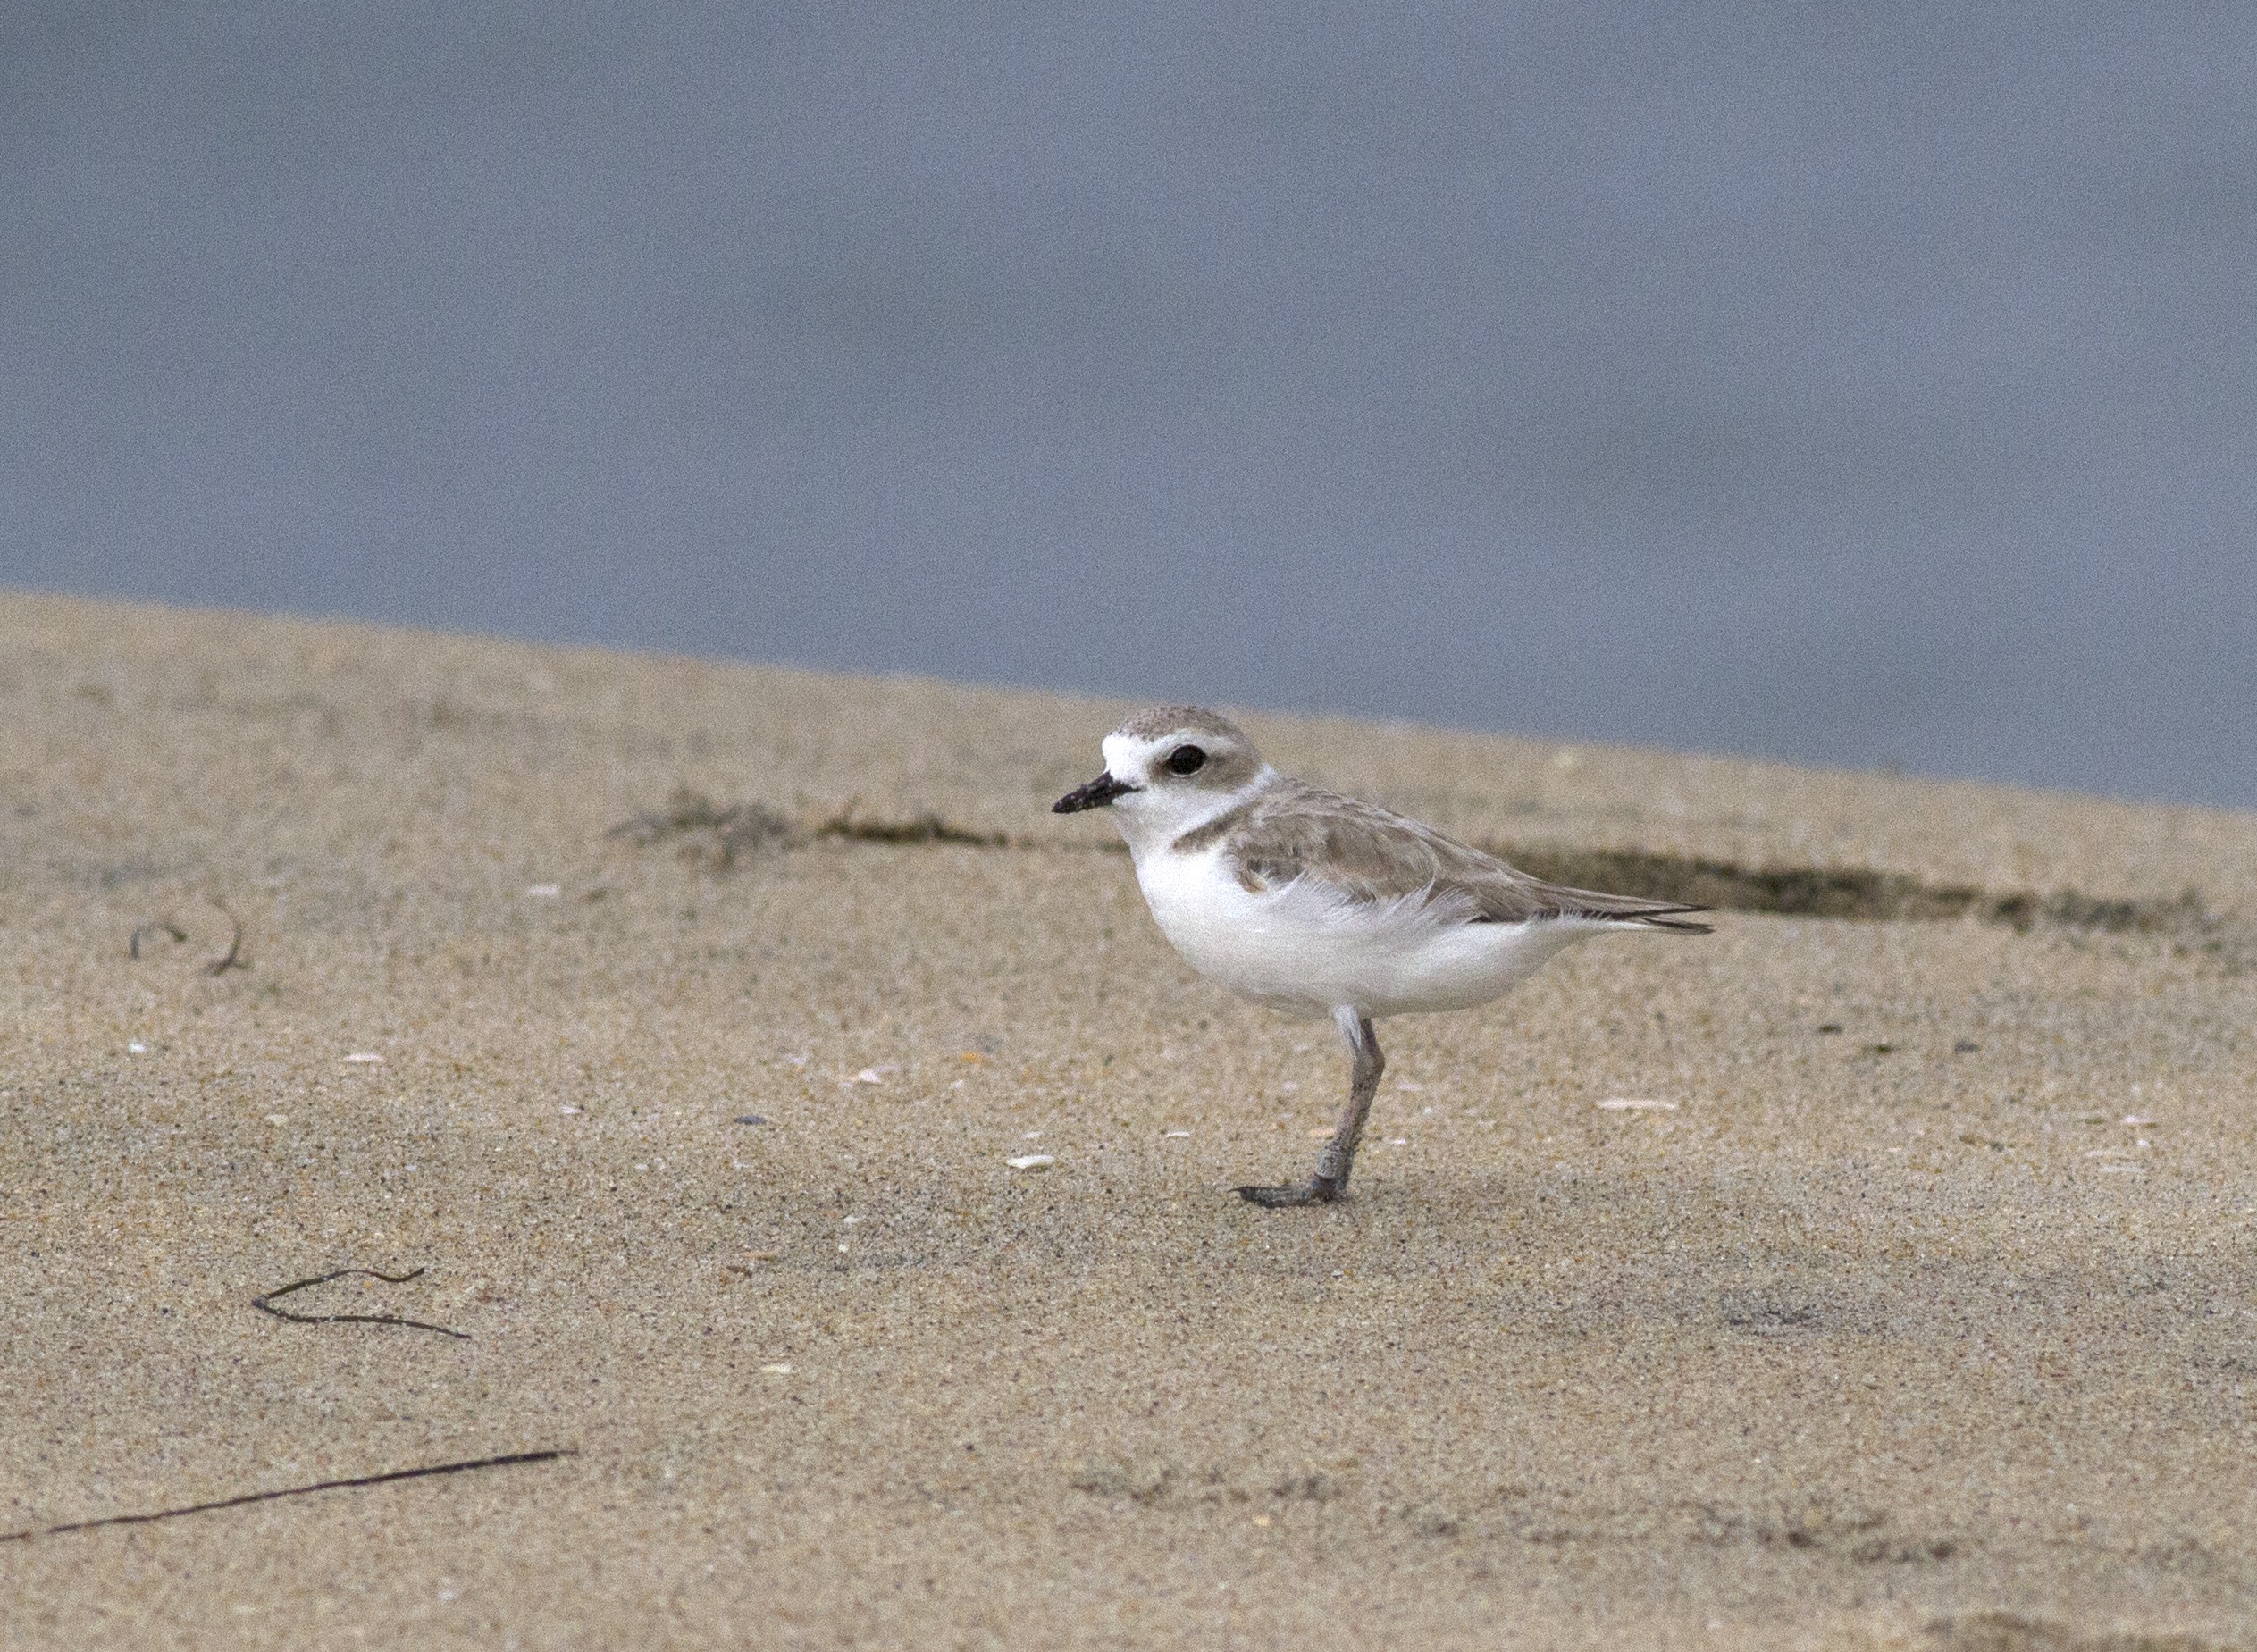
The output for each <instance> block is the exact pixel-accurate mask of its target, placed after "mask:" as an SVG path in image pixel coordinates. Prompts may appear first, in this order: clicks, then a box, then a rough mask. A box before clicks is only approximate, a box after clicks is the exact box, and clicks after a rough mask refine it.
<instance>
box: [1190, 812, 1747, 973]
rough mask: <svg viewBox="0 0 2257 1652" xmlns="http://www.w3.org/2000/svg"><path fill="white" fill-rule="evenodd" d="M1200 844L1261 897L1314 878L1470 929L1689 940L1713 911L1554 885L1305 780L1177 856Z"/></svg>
mask: <svg viewBox="0 0 2257 1652" xmlns="http://www.w3.org/2000/svg"><path fill="white" fill-rule="evenodd" d="M1193 839H1202V840H1204V841H1205V842H1216V841H1227V842H1229V843H1230V845H1231V851H1230V855H1231V862H1232V871H1233V874H1234V875H1235V876H1237V878H1238V882H1239V884H1240V885H1243V886H1244V887H1245V888H1246V889H1248V890H1250V891H1253V892H1254V893H1263V892H1265V891H1268V890H1273V889H1281V888H1283V887H1285V886H1286V885H1289V884H1292V883H1295V882H1296V881H1298V880H1300V879H1304V878H1305V879H1307V880H1309V881H1310V882H1311V883H1313V884H1316V885H1321V886H1323V888H1324V889H1325V890H1326V891H1327V892H1328V893H1331V894H1332V895H1333V896H1334V897H1335V898H1337V899H1339V900H1343V901H1349V902H1351V903H1354V904H1357V905H1362V904H1365V903H1374V904H1376V903H1380V902H1386V903H1389V904H1395V903H1400V902H1404V901H1413V900H1422V901H1425V902H1427V903H1429V904H1432V905H1435V906H1437V907H1443V908H1447V909H1455V910H1457V911H1460V912H1462V913H1463V914H1464V918H1463V920H1462V921H1464V922H1467V923H1477V924H1520V923H1528V922H1531V921H1533V920H1536V919H1540V918H1564V919H1575V918H1581V919H1583V920H1585V921H1589V922H1596V923H1616V924H1623V925H1626V926H1631V927H1640V928H1647V929H1671V930H1677V931H1680V932H1682V933H1685V934H1690V935H1705V934H1707V932H1708V928H1709V926H1707V924H1704V923H1700V922H1698V921H1697V920H1696V919H1695V918H1694V917H1693V916H1692V915H1693V914H1695V913H1699V912H1704V911H1706V910H1707V908H1706V907H1699V906H1688V905H1685V904H1684V903H1682V902H1680V901H1654V900H1649V899H1647V898H1645V897H1643V896H1639V895H1616V894H1606V893H1600V892H1599V891H1597V890H1592V889H1565V888H1562V887H1561V886H1559V885H1556V884H1547V883H1545V882H1543V881H1542V880H1541V879H1540V878H1534V877H1531V876H1529V875H1528V874H1527V873H1525V872H1523V871H1521V870H1520V869H1518V868H1515V867H1512V866H1508V865H1507V864H1506V862H1504V861H1502V860H1498V858H1497V857H1496V856H1495V855H1491V854H1485V853H1483V852H1482V851H1481V850H1478V849H1475V848H1473V847H1472V846H1470V845H1468V844H1465V843H1459V842H1457V841H1456V839H1455V838H1451V837H1447V836H1445V835H1444V834H1441V833H1439V832H1437V831H1436V830H1435V829H1434V828H1433V827H1431V826H1427V825H1425V824H1424V823H1423V822H1421V821H1417V820H1413V819H1411V818H1408V817H1407V816H1404V815H1398V814H1397V813H1395V812H1394V811H1393V810H1392V809H1381V808H1380V807H1379V805H1377V804H1376V803H1367V802H1364V801H1362V800H1361V799H1359V798H1353V797H1347V796H1344V795H1342V794H1340V793H1338V792H1328V791H1325V790H1324V789H1323V788H1321V787H1319V786H1313V785H1308V784H1305V783H1303V782H1301V781H1297V780H1285V781H1280V782H1279V783H1278V784H1275V785H1272V786H1271V787H1270V788H1269V789H1267V790H1266V791H1264V792H1263V793H1262V795H1261V796H1260V797H1258V798H1256V799H1254V801H1251V802H1249V803H1247V804H1246V805H1244V806H1243V807H1242V808H1239V809H1233V810H1232V811H1231V812H1230V813H1229V815H1227V816H1225V817H1223V818H1221V819H1219V820H1215V821H1212V822H1210V823H1209V824H1208V825H1206V826H1202V827H1200V828H1198V830H1197V831H1196V832H1194V833H1192V834H1189V835H1188V836H1187V838H1186V839H1185V840H1183V841H1181V842H1179V844H1178V847H1179V848H1186V849H1189V848H1197V847H1203V846H1204V843H1195V842H1193V841H1192V840H1193Z"/></svg>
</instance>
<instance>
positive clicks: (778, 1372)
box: [760, 1363, 792, 1377]
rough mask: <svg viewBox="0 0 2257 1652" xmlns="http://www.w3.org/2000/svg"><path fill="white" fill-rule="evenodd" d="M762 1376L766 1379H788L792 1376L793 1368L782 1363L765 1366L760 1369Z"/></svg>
mask: <svg viewBox="0 0 2257 1652" xmlns="http://www.w3.org/2000/svg"><path fill="white" fill-rule="evenodd" d="M760 1374H761V1375H762V1376H764V1377H788V1376H790V1375H791V1374H792V1368H791V1367H790V1366H789V1365H784V1364H781V1363H778V1364H775V1365H763V1366H761V1367H760Z"/></svg>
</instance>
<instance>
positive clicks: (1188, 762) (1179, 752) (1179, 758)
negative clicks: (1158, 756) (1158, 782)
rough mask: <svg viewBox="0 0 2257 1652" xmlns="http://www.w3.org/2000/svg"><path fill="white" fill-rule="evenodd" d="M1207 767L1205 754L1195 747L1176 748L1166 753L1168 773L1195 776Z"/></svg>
mask: <svg viewBox="0 0 2257 1652" xmlns="http://www.w3.org/2000/svg"><path fill="white" fill-rule="evenodd" d="M1206 766H1207V754H1206V753H1205V752H1204V751H1200V750H1199V748H1198V747H1196V746H1178V747H1177V748H1176V749H1175V750H1174V751H1170V752H1169V753H1168V772H1169V773H1170V774H1171V775H1196V774H1197V773H1198V772H1199V771H1200V770H1201V769H1203V768H1204V767H1206Z"/></svg>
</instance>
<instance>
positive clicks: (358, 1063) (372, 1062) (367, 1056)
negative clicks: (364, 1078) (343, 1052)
mask: <svg viewBox="0 0 2257 1652" xmlns="http://www.w3.org/2000/svg"><path fill="white" fill-rule="evenodd" d="M345 1061H346V1063H347V1064H348V1066H353V1067H382V1065H383V1064H384V1058H383V1057H382V1056H381V1055H379V1054H377V1053H376V1052H375V1051H373V1050H356V1051H354V1052H352V1053H351V1054H350V1055H348V1056H347V1057H346V1058H345Z"/></svg>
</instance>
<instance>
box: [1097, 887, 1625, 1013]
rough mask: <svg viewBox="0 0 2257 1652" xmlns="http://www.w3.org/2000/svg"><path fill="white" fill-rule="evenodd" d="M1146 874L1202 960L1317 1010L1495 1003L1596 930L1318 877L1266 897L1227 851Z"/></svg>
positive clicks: (1190, 955)
mask: <svg viewBox="0 0 2257 1652" xmlns="http://www.w3.org/2000/svg"><path fill="white" fill-rule="evenodd" d="M1137 884H1138V885H1140V886H1141V887H1142V888H1143V890H1144V895H1145V904H1146V905H1147V906H1149V907H1150V908H1151V909H1152V916H1153V918H1154V921H1155V922H1157V923H1158V924H1159V926H1160V930H1161V933H1162V934H1163V935H1166V936H1167V937H1168V939H1169V941H1170V943H1173V944H1174V946H1175V949H1176V951H1178V952H1181V953H1182V954H1183V956H1184V958H1185V959H1186V960H1187V961H1188V962H1189V963H1190V964H1191V966H1192V968H1194V969H1197V970H1198V971H1199V972H1200V973H1201V974H1202V975H1206V976H1210V977H1213V978H1214V979H1215V980H1217V981H1220V982H1221V983H1222V984H1223V985H1226V986H1229V987H1230V988H1232V989H1233V990H1235V991H1237V992H1240V993H1243V994H1246V996H1248V997H1250V998H1254V999H1259V1000H1260V1001H1262V1002H1264V1003H1268V1004H1271V1005H1274V1006H1276V1007H1277V1008H1279V1009H1281V1010H1291V1011H1295V1012H1298V1013H1302V1014H1307V1015H1330V1014H1331V1013H1332V1011H1333V1010H1337V1009H1338V1008H1341V1007H1342V1006H1350V1007H1353V1008H1355V1009H1356V1010H1360V1011H1361V1012H1362V1013H1363V1014H1365V1015H1374V1016H1377V1015H1401V1014H1406V1013H1411V1012H1414V1011H1419V1010H1462V1009H1465V1008H1467V1007H1469V1006H1470V1005H1473V1004H1479V1003H1486V1002H1489V1000H1490V999H1492V998H1495V997H1497V996H1498V995H1499V994H1503V993H1505V992H1506V991H1507V990H1509V989H1510V988H1511V987H1512V986H1513V985H1514V984H1515V983H1517V982H1518V981H1520V980H1521V979H1522V977H1524V976H1526V975H1528V974H1529V973H1530V972H1531V971H1532V970H1533V969H1536V968H1537V967H1538V966H1539V965H1540V964H1541V963H1542V962H1543V961H1544V960H1546V959H1548V958H1549V957H1550V956H1551V955H1552V954H1553V953H1554V952H1558V951H1559V950H1560V949H1561V948H1562V947H1565V946H1567V945H1569V944H1571V943H1573V942H1575V941H1578V940H1581V939H1582V937H1583V936H1584V935H1589V934H1590V933H1592V931H1593V930H1594V929H1595V928H1597V927H1598V926H1596V925H1593V924H1590V923H1585V922H1578V921H1576V920H1573V919H1567V920H1561V919H1545V920H1542V921H1540V922H1537V923H1532V924H1473V923H1466V922H1464V921H1463V918H1462V916H1461V915H1460V914H1459V913H1457V912H1455V911H1452V910H1447V909H1446V908H1443V907H1439V906H1437V905H1436V904H1435V903H1433V902H1431V901H1427V900H1425V899H1424V898H1423V897H1419V896H1414V897H1410V898H1407V899H1405V900H1401V901H1362V902H1356V901H1347V900H1346V899H1344V898H1342V897H1341V896H1339V895H1338V894H1337V893H1334V892H1332V891H1330V890H1328V889H1326V888H1325V887H1324V886H1323V885H1319V884H1317V883H1315V882H1313V880H1311V879H1308V878H1302V879H1299V880H1296V882H1294V883H1292V884H1289V885H1285V886H1284V887H1282V888H1280V889H1272V890H1267V891H1263V892H1262V893H1255V892H1254V891H1252V890H1249V889H1247V888H1246V887H1245V886H1244V885H1241V884H1239V882H1238V879H1237V878H1235V877H1234V876H1231V873H1230V868H1229V862H1228V861H1227V860H1225V859H1224V857H1223V855H1222V853H1221V850H1220V849H1207V850H1204V851H1196V852H1193V853H1189V854H1179V853H1176V852H1175V851H1171V850H1167V849H1157V850H1153V851H1147V852H1145V853H1142V854H1139V855H1137Z"/></svg>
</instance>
